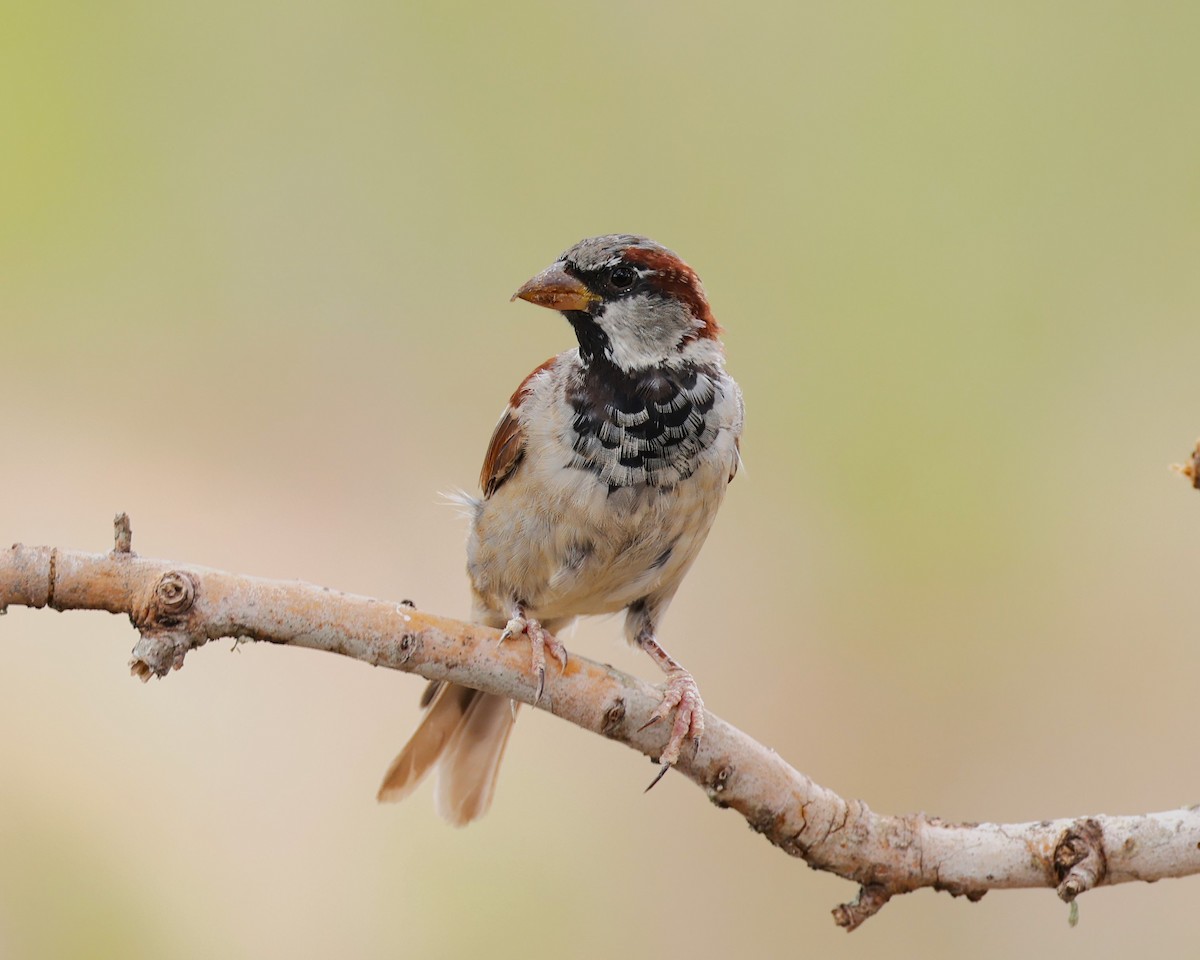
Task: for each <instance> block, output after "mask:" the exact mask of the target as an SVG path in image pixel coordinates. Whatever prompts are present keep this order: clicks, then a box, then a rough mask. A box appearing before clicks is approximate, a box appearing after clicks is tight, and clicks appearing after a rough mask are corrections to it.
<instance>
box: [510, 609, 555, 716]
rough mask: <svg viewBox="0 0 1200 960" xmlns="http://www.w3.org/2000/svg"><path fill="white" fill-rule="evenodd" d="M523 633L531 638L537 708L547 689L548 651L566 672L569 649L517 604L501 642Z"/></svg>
mask: <svg viewBox="0 0 1200 960" xmlns="http://www.w3.org/2000/svg"><path fill="white" fill-rule="evenodd" d="M522 633H523V634H525V635H526V636H527V637H529V655H530V662H531V664H532V667H533V673H534V676H536V677H537V692H536V693H535V694H534V695H533V704H534V706H537V704H538V703H539V702H540V701H541V699H542V693H543V692H544V691H545V689H546V651H549V652H550V656H552V657H553V658H554V659H555V660H557V661H558V663H559V666H561V667H562V669H563V670H564V671H565V670H566V669H567V648H566V647H564V646H563V645H562V644H561V643H559V642H558V640H557V639H555V637H554V636H553V635H552V634H551V633H550V631H549V630H547V629H546V628H545V627H543V626H542V624H541V622H540V621H538V620H534V619H533V618H532V617H526V616H525V606H524V604H520V603H517V604H514V605H513V608H512V618H511V619H510V620H509V621H508V624H507V625H506V626H505V627H504V632H503V633H502V634H500V641H499V642H500V643H503V642H504V641H505V640H508V639H510V638H511V637H515V636H517V635H518V634H522Z"/></svg>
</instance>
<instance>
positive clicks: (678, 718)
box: [636, 631, 704, 790]
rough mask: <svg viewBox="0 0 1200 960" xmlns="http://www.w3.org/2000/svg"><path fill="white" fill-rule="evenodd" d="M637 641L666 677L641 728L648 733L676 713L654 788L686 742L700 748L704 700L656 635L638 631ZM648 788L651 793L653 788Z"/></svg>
mask: <svg viewBox="0 0 1200 960" xmlns="http://www.w3.org/2000/svg"><path fill="white" fill-rule="evenodd" d="M636 640H637V645H638V646H639V647H641V648H642V649H643V650H645V651H646V652H647V653H648V654H650V656H651V658H653V660H654V662H655V663H657V664H658V665H659V667H660V668H661V669H662V671H663V672H664V673H665V674H666V675H667V685H666V689H665V690H664V691H663V698H662V700H661V701H660V702H659V704H658V707H657V708H655V710H654V712H653V713H652V714H650V719H649V720H647V721H646V722H645V723H644V724H643V725H642V728H641V729H643V730H645V729H646V727H648V726H650V725H651V724H654V723H658V722H659V721H660V720H665V719H666V718H667V717H668V716H669V715H670V713H671V711H672V710H674V711H675V722H674V723H673V724H672V725H671V736H670V738H669V739H668V740H667V745H666V747H664V748H663V752H662V753H661V754H660V755H659V758H658V759H659V763H661V764H662V769H661V770H659V773H658V776H657V777H655V779H654V783H651V784H650V786H651V787H652V786H654V784H655V783H658V781H659V780H661V779H662V778H663V776H664V775H665V774H666V772H667V770H669V769H670V768H671V767H673V766H674V765H675V764H676V763H677V762H678V761H679V752H680V750H682V749H683V741H684V740H686V739H691V741H692V744H693V748H694V749H696V750H699V749H700V738H701V737H702V736H703V735H704V701H703V700H701V699H700V688H699V687H698V686H696V681H695V679H693V677H692V675H691V674H690V673H688V672H687V671H686V670H685V669H683V667H681V666H680V665H679V664H678V663H676V662H675V660H673V659H672V658H671V656H670V655H669V654H668V653H667V651H666V650H664V649H663V648H662V647H661V646H660V645H659V643H658V641H657V640H655V639H654V634H653V633H651V632H649V631H645V632H643V631H639V632H638V634H637V637H636ZM646 789H647V790H649V789H650V787H647V788H646Z"/></svg>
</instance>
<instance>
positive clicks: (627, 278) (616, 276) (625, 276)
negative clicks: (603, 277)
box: [608, 267, 637, 290]
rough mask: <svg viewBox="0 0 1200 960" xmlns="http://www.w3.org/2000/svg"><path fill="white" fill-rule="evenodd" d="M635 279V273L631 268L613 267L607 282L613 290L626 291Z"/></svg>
mask: <svg viewBox="0 0 1200 960" xmlns="http://www.w3.org/2000/svg"><path fill="white" fill-rule="evenodd" d="M636 279H637V273H636V272H634V270H633V268H632V267H613V268H612V270H611V271H609V274H608V282H609V284H611V285H612V287H613V289H614V290H628V289H629V288H630V287H632V286H633V281H635V280H636Z"/></svg>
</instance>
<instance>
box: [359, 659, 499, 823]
mask: <svg viewBox="0 0 1200 960" xmlns="http://www.w3.org/2000/svg"><path fill="white" fill-rule="evenodd" d="M421 702H422V705H426V704H427V705H428V706H429V712H428V713H427V714H426V715H425V719H424V720H423V721H422V722H421V725H420V726H419V727H417V729H416V732H415V733H414V734H413V735H412V737H411V739H409V741H408V743H407V744H406V745H405V747H404V749H403V750H401V751H400V755H399V756H398V757H396V759H395V760H393V761H392V765H391V766H390V767H389V768H388V772H387V773H386V774H385V775H384V778H383V785H382V786H381V787H380V788H379V795H378V797H379V800H380V801H382V802H386V803H392V802H395V801H398V800H403V799H404V798H405V797H407V796H408V795H409V794H410V793H412V791H413V790H415V789H416V787H417V785H418V784H419V783H420V782H421V781H422V780H423V779H424V778H425V775H426V774H427V773H429V771H430V770H432V769H433V768H434V767H437V790H436V792H435V795H434V802H435V804H436V805H437V811H438V813H439V814H441V815H442V816H443V817H444V818H445V819H446V820H448V821H450V823H452V824H453V825H454V826H456V827H465V826H466V825H467V824H468V823H470V822H471V821H472V820H478V819H479V818H480V817H482V816H483V815H484V814H485V813H487V809H488V807H490V806H491V805H492V796H493V794H494V793H495V792H496V775H497V773H498V772H499V770H500V761H501V759H502V758H503V757H504V747H505V746H506V745H507V743H508V735H509V734H510V733H512V728H513V724H514V722H515V720H516V710H515V709H513V708H512V707H511V706H510V703H511V701H509V700H508V698H507V697H496V696H493V695H491V694H488V693H480V692H479V691H478V690H472V689H470V688H469V687H460V686H458V684H454V683H448V684H442V683H438V682H434V683H431V684H430V685H429V687H428V688H426V691H425V696H424V697H422V701H421Z"/></svg>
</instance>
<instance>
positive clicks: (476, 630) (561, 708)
mask: <svg viewBox="0 0 1200 960" xmlns="http://www.w3.org/2000/svg"><path fill="white" fill-rule="evenodd" d="M1198 456H1200V454H1198ZM131 540H132V538H131V532H130V525H129V520H128V517H126V516H125V515H124V514H122V515H120V516H118V517H117V520H116V535H115V546H114V549H113V551H112V552H111V553H107V554H90V553H82V552H78V551H73V550H61V549H58V548H56V547H28V546H23V545H21V544H15V545H13V546H12V547H11V548H9V549H8V550H4V551H0V613H3V612H4V610H5V609H6V608H7V607H9V606H14V605H21V606H28V607H51V608H53V609H55V610H105V611H108V612H109V613H116V614H125V615H127V616H128V617H129V618H130V620H131V622H132V623H133V626H134V627H135V628H136V629H137V630H138V632H139V634H140V636H139V639H138V641H137V643H136V645H135V646H134V648H133V658H132V660H131V661H130V668H131V670H132V672H133V674H134V675H135V676H137V677H139V678H141V679H142V680H148V679H149V678H150V677H154V676H158V677H162V676H165V675H166V674H168V673H169V672H170V671H171V670H177V669H179V668H180V667H181V666H182V665H183V662H184V658H185V657H186V655H187V654H188V653H189V652H190V651H191V650H193V649H195V648H196V647H200V646H203V645H204V644H205V643H207V642H208V641H209V640H214V639H217V638H220V637H232V638H235V639H249V640H257V641H262V642H266V643H280V644H289V645H291V646H299V647H309V648H312V649H315V650H326V651H329V652H330V653H337V654H341V655H342V656H347V657H353V658H355V659H357V660H362V661H364V662H366V663H370V664H374V665H375V666H380V667H388V668H390V669H393V670H401V671H404V672H406V673H416V674H420V675H421V676H423V677H425V678H427V679H429V680H448V681H451V682H453V683H460V684H464V685H466V686H469V687H474V688H477V689H479V690H484V691H486V692H488V693H492V694H497V695H500V696H504V697H511V698H512V699H514V700H520V701H522V702H523V703H526V704H531V705H532V702H533V697H534V683H533V679H532V678H531V677H530V675H529V671H528V651H526V650H525V648H524V645H523V644H520V643H509V644H505V645H504V646H497V643H496V641H497V639H498V637H499V632H498V631H496V630H492V629H489V628H487V627H482V626H477V625H474V624H469V623H463V622H460V621H457V620H451V619H447V618H445V617H439V616H436V615H434V614H430V613H426V612H424V611H420V610H417V609H415V608H414V607H412V606H411V605H408V604H406V603H394V602H390V601H383V600H376V599H373V598H370V597H362V596H355V595H352V594H346V593H340V592H337V591H334V590H330V589H328V588H323V587H319V586H313V585H311V584H307V583H301V582H295V581H279V580H266V579H261V578H258V577H250V576H243V575H238V574H232V573H225V572H222V571H220V570H211V569H206V568H204V567H197V566H192V565H190V564H180V563H174V562H171V561H166V560H151V559H146V558H143V557H139V556H137V555H136V554H135V553H133V552H132V549H131ZM658 699H659V694H658V692H657V691H656V689H655V688H654V687H651V686H650V685H649V684H647V683H645V682H643V681H641V680H639V679H637V678H635V677H632V676H629V675H627V674H624V673H621V672H619V671H617V670H614V669H612V668H611V667H607V666H604V665H601V664H599V663H595V662H593V661H590V660H587V659H585V658H583V657H579V656H574V655H573V656H572V657H571V660H570V663H569V664H568V666H567V668H566V670H565V671H564V672H563V673H562V674H559V672H558V671H557V670H553V669H552V670H550V671H549V676H548V677H547V680H546V692H545V694H544V696H543V698H542V700H541V702H540V704H539V705H538V709H542V710H546V711H548V712H550V713H553V714H554V715H556V716H559V717H562V718H563V719H564V720H568V721H570V722H571V723H573V724H575V725H576V726H579V727H582V728H583V729H585V730H590V731H592V732H593V733H598V734H600V735H602V736H605V737H608V738H609V739H612V740H617V741H620V742H621V743H624V744H625V745H627V746H629V747H631V748H632V749H634V750H637V751H639V752H640V753H643V754H645V755H646V756H648V757H651V758H652V759H657V758H658V756H659V752H660V751H661V750H662V748H663V746H664V744H665V740H666V734H667V731H666V730H665V729H662V727H663V726H664V725H662V724H656V725H655V726H653V727H651V728H649V729H646V730H643V729H640V728H641V726H642V724H643V723H644V722H645V718H646V717H648V716H649V715H650V713H651V712H652V711H653V710H654V708H655V706H656V705H657V704H658ZM684 754H685V755H684V757H683V758H682V759H681V760H680V762H679V764H678V766H677V768H676V769H677V770H678V772H679V773H680V774H682V775H683V776H685V777H687V778H688V779H690V780H692V781H693V782H694V783H695V784H696V785H697V786H699V787H700V788H701V789H702V790H703V791H704V792H705V794H706V795H707V796H708V798H709V800H711V801H712V802H713V803H714V804H716V805H717V806H718V807H723V808H729V809H732V810H736V811H737V812H738V813H739V814H741V815H742V816H743V817H745V818H746V820H747V821H748V822H749V824H750V826H751V828H752V829H753V830H754V831H755V832H757V833H761V834H762V835H763V836H764V837H765V838H766V839H767V840H769V841H770V842H771V843H772V844H774V845H775V846H777V847H779V848H780V849H781V850H783V851H784V852H786V853H788V854H791V855H792V856H795V857H799V858H801V859H803V860H804V861H805V862H807V863H808V864H809V865H810V866H812V867H814V868H816V869H819V870H827V871H830V872H832V873H835V874H837V875H838V876H841V877H845V878H846V879H848V880H851V881H854V882H856V883H858V884H859V893H858V896H857V898H856V899H854V900H853V901H852V902H850V903H846V904H843V905H842V906H839V907H837V908H836V909H835V910H834V911H833V915H834V919H835V921H836V922H837V923H838V924H839V925H840V926H842V927H845V928H846V929H847V930H853V929H854V928H856V927H857V926H859V925H860V924H861V923H862V922H863V921H864V920H866V919H867V918H868V917H871V916H872V915H874V914H875V913H877V912H878V911H879V910H880V909H881V908H882V907H883V905H884V904H885V903H887V902H888V900H889V899H891V898H892V897H893V896H895V895H896V894H900V893H907V892H909V891H911V890H917V889H920V888H921V887H933V888H934V889H937V890H945V891H947V892H949V893H951V894H953V895H954V896H965V897H967V898H968V899H970V900H978V899H979V898H980V897H982V896H983V895H984V894H985V893H986V892H987V891H988V890H993V889H997V888H1012V887H1050V888H1053V889H1054V890H1055V891H1056V892H1057V893H1058V896H1059V897H1061V898H1062V899H1063V900H1064V901H1066V902H1068V903H1069V902H1071V901H1073V900H1074V899H1075V898H1076V897H1078V896H1079V895H1080V894H1081V893H1084V892H1086V891H1088V890H1090V889H1092V888H1093V887H1096V886H1100V885H1103V884H1114V883H1125V882H1128V881H1132V880H1140V881H1146V882H1151V881H1154V880H1160V879H1163V878H1165V877H1182V876H1187V875H1191V874H1196V873H1200V808H1198V807H1188V808H1184V809H1177V810H1168V811H1164V812H1161V813H1151V814H1144V815H1140V816H1101V815H1097V816H1087V817H1080V818H1078V819H1069V820H1042V821H1039V822H1036V823H1016V824H997V823H943V822H942V821H941V820H939V819H937V818H935V817H930V816H927V815H925V814H922V813H918V814H909V815H906V816H886V815H883V814H879V813H875V812H874V811H872V810H871V809H870V808H869V807H868V806H867V805H866V804H865V803H863V802H862V801H861V800H853V799H845V798H843V797H840V796H838V795H837V794H836V793H834V792H833V791H831V790H829V789H827V788H825V787H822V786H820V785H819V784H817V783H814V782H813V781H812V780H811V779H809V778H808V777H807V776H805V775H804V774H803V773H800V772H799V771H798V770H795V769H793V768H792V767H790V766H789V765H788V764H787V763H786V762H784V760H783V759H782V758H780V757H779V756H778V755H777V754H776V753H774V751H772V750H769V749H768V748H766V747H764V746H763V745H762V744H760V743H758V742H757V741H756V740H754V739H753V738H752V737H750V736H748V735H747V734H745V733H743V732H742V731H740V730H738V729H737V728H736V727H734V726H732V725H731V724H728V723H726V722H725V721H723V720H721V719H720V718H719V717H716V716H714V715H713V714H711V713H706V715H705V735H704V741H703V743H702V744H701V746H700V749H699V750H698V751H697V752H696V753H695V755H692V752H691V751H690V750H685V751H684Z"/></svg>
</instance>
